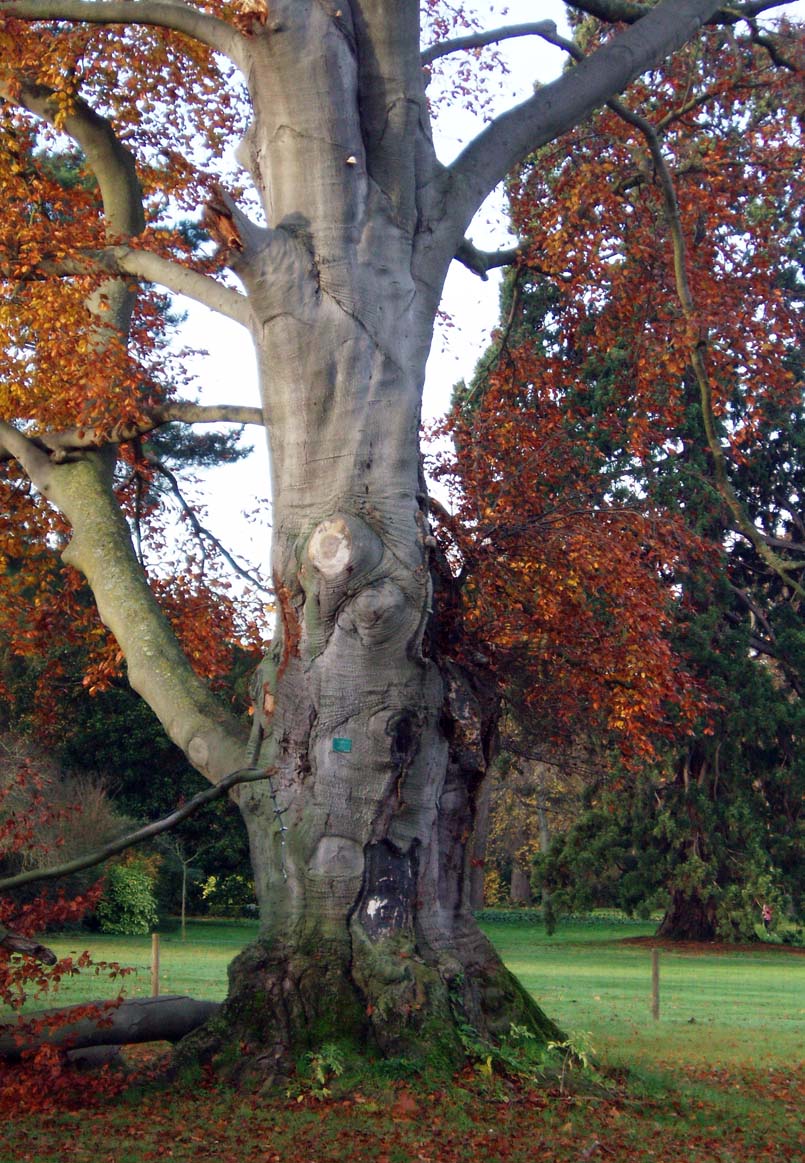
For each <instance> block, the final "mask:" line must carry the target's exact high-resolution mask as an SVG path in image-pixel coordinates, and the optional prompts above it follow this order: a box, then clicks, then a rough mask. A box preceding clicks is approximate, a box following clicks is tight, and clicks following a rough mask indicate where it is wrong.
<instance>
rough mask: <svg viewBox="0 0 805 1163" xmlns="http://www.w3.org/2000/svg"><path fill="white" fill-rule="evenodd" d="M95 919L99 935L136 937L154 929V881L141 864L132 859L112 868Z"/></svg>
mask: <svg viewBox="0 0 805 1163" xmlns="http://www.w3.org/2000/svg"><path fill="white" fill-rule="evenodd" d="M95 916H96V917H97V920H98V924H99V926H100V930H101V932H102V933H122V934H127V935H128V934H139V933H149V932H150V931H151V929H153V928H154V926H155V925H156V923H157V904H156V899H155V897H154V877H153V873H152V872H150V871H149V868H148V866H147V865H146V863H145V862H144V861H143V860H141V859H137V858H136V857H135V858H134V859H128V860H126V861H124V862H123V863H121V864H114V865H112V867H111V868H110V869H109V871H108V872H107V874H106V884H105V887H104V890H103V896H102V897H101V900H100V902H99V904H98V908H97V910H96V912H95Z"/></svg>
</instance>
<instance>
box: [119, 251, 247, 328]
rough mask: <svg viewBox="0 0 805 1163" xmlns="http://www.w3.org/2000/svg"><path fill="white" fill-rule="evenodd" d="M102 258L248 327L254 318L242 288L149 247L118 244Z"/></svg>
mask: <svg viewBox="0 0 805 1163" xmlns="http://www.w3.org/2000/svg"><path fill="white" fill-rule="evenodd" d="M99 257H100V261H101V263H102V264H103V265H104V266H107V267H108V268H109V269H110V270H114V271H116V272H119V273H124V274H128V275H134V276H135V278H138V279H143V280H144V281H145V282H148V283H158V284H159V285H160V286H162V287H165V289H166V290H168V291H172V292H173V293H174V294H176V295H186V296H187V298H188V299H194V300H195V301H196V302H197V303H201V304H203V306H205V307H209V308H210V309H211V310H212V311H217V312H218V313H219V314H220V315H226V316H227V317H228V318H229V319H234V321H235V322H236V323H240V324H241V325H242V326H243V327H248V326H249V322H250V319H251V312H250V309H249V300H248V299H247V298H246V296H245V295H242V294H240V292H239V291H235V290H233V289H232V288H231V287H225V286H223V285H222V284H221V283H219V282H216V280H215V279H212V278H210V277H209V275H202V274H201V273H200V272H199V271H194V270H192V269H191V268H190V267H186V266H183V265H182V263H178V262H173V261H171V260H170V259H166V258H162V257H161V256H160V255H158V254H152V253H151V252H150V251H147V250H133V249H132V248H131V247H129V246H114V247H110V248H109V249H108V250H106V251H104V252H103V253H102V255H101V256H99Z"/></svg>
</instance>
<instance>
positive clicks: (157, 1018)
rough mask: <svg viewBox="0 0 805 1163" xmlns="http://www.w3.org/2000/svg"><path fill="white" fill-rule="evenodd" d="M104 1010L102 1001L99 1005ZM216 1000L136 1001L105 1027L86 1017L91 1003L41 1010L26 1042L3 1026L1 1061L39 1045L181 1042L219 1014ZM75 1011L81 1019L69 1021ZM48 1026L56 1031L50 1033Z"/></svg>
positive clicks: (108, 1015)
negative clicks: (33, 1030) (32, 1032)
mask: <svg viewBox="0 0 805 1163" xmlns="http://www.w3.org/2000/svg"><path fill="white" fill-rule="evenodd" d="M97 1004H98V1005H99V1006H102V1005H103V1004H104V1003H103V1002H98V1003H97ZM219 1008H220V1005H219V1003H218V1002H214V1001H198V1000H196V998H192V997H183V996H180V995H178V994H163V996H161V997H135V998H130V999H128V1000H126V1001H123V1002H121V1003H120V1005H119V1006H116V1007H115V1008H114V1009H110V1010H105V1011H103V1013H102V1016H101V1019H100V1021H101V1023H102V1024H99V1019H98V1018H97V1017H90V1018H88V1017H86V1016H85V1015H86V1005H81V1006H68V1007H66V1008H64V1009H55V1010H41V1011H40V1012H39V1013H34V1014H26V1015H25V1021H26V1022H33V1023H36V1026H37V1032H36V1033H34V1034H31V1035H30V1037H28V1038H27V1040H26V1041H24V1042H22V1043H20V1042H19V1041H18V1038H19V1033H15V1029H16V1027H15V1026H13V1025H6V1026H2V1027H0V1058H3V1059H5V1061H6V1062H19V1060H20V1058H21V1056H22V1052H23V1051H24V1050H34V1049H36V1048H37V1047H39V1046H46V1045H50V1046H63V1047H64V1048H65V1049H66V1050H71V1051H72V1050H79V1049H84V1048H86V1047H88V1046H128V1045H133V1044H134V1043H136V1042H178V1041H179V1040H180V1039H181V1038H184V1036H185V1035H186V1034H189V1033H191V1031H193V1030H195V1029H197V1027H198V1026H202V1025H203V1024H204V1023H205V1022H207V1021H209V1020H210V1018H212V1017H213V1016H214V1015H215V1014H216V1013H217V1012H218V1010H219ZM72 1010H75V1011H78V1012H79V1013H80V1016H79V1017H77V1019H76V1020H75V1021H73V1022H71V1021H70V1019H69V1014H70V1012H71V1011H72ZM48 1026H50V1027H51V1028H50V1029H48Z"/></svg>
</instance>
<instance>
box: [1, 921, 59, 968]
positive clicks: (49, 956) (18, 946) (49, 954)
mask: <svg viewBox="0 0 805 1163" xmlns="http://www.w3.org/2000/svg"><path fill="white" fill-rule="evenodd" d="M0 947H2V948H3V949H8V951H9V953H23V954H24V955H25V956H26V957H33V958H34V959H35V960H36V961H41V962H43V963H44V964H45V965H55V964H56V962H57V961H58V957H57V956H56V954H55V953H54V952H53V950H52V949H48V947H47V945H40V944H39V942H38V941H32V940H31V939H30V937H21V936H20V935H19V933H12V932H11V931H10V930H9V929H6V928H5V926H4V925H0Z"/></svg>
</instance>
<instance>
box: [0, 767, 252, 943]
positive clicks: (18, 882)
mask: <svg viewBox="0 0 805 1163" xmlns="http://www.w3.org/2000/svg"><path fill="white" fill-rule="evenodd" d="M272 774H273V768H270V767H266V768H263V769H258V768H254V767H243V768H241V769H240V770H239V771H232V772H230V773H229V775H226V776H224V778H223V779H222V780H220V781H219V782H218V783H216V784H215V785H214V786H213V787H208V788H205V789H204V791H201V792H199V793H198V795H195V796H193V798H192V799H189V800H188V801H187V803H185V804H182V806H181V807H180V808H176V809H175V810H174V811H172V812H170V813H169V814H168V815H167V816H163V817H162V819H161V820H153V821H152V822H151V823H150V824H145V825H144V826H143V827H142V828H138V829H137V830H136V831H134V832H129V834H128V835H127V836H121V837H119V838H118V839H117V840H112V841H110V842H109V843H108V844H105V845H104V846H103V848H98V849H96V850H95V852H89V853H87V854H86V855H85V856H77V857H76V858H75V859H74V860H67V861H65V863H64V864H54V865H53V866H52V867H51V868H32V869H29V870H28V871H27V872H19V873H17V875H16V876H8V877H6V878H5V879H4V880H0V892H8V891H9V890H10V889H13V888H21V887H22V885H24V884H34V883H37V882H38V881H40V880H56V879H57V878H59V877H62V876H71V875H72V874H73V873H74V872H83V871H84V869H85V868H94V867H95V866H96V865H97V864H102V863H103V862H104V860H109V859H110V857H112V856H117V854H118V852H125V850H126V849H127V848H133V847H134V846H135V844H142V843H144V841H146V840H152V839H153V838H154V837H155V836H159V835H160V834H161V833H162V832H167V831H169V829H171V828H175V827H176V825H177V824H180V823H181V822H182V820H186V819H187V817H188V816H192V815H193V813H194V812H197V811H198V810H199V808H203V807H204V806H205V805H206V804H209V803H211V802H212V801H213V800H216V799H219V798H220V797H221V796H222V795H224V794H225V793H226V792H228V791H229V789H230V788H232V787H235V786H236V785H237V784H240V783H256V782H258V781H259V780H263V779H268V780H270V779H271V776H272ZM0 944H2V942H1V941H0Z"/></svg>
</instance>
